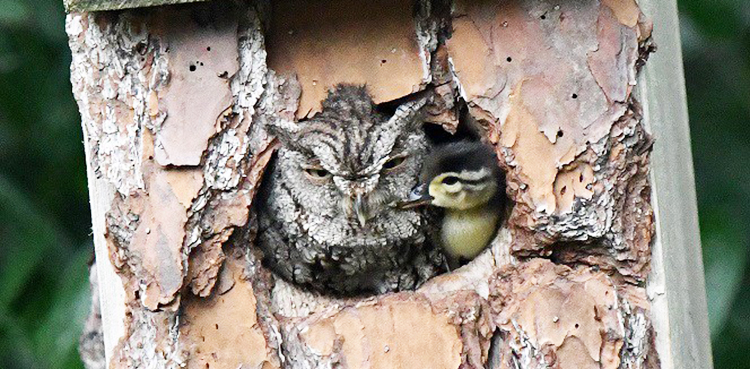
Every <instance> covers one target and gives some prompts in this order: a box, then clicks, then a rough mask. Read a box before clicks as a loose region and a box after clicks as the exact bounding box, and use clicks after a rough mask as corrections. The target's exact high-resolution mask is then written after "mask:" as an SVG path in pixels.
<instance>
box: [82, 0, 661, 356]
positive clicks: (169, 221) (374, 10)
mask: <svg viewBox="0 0 750 369" xmlns="http://www.w3.org/2000/svg"><path fill="white" fill-rule="evenodd" d="M67 32H68V35H69V38H70V48H71V50H72V54H73V63H72V66H71V81H72V83H73V91H74V94H75V97H76V100H77V101H78V104H79V108H80V112H81V117H82V126H83V130H84V133H85V142H84V144H85V147H86V154H87V160H88V174H89V183H90V190H91V198H92V214H93V219H94V237H95V244H96V250H97V253H96V254H97V263H98V282H99V286H98V288H99V292H100V297H101V314H102V325H103V330H104V345H105V346H106V349H107V351H106V357H107V362H108V363H109V364H108V365H109V366H110V367H116V368H119V367H123V368H126V367H127V368H130V367H138V368H176V367H185V366H187V367H190V368H208V367H210V368H238V367H243V368H281V367H284V368H333V367H349V368H360V367H368V368H414V367H423V368H486V367H488V368H657V367H659V365H660V364H659V359H658V357H657V354H656V350H655V348H654V331H653V328H652V326H651V319H652V316H651V313H650V303H649V298H648V297H647V296H646V291H645V287H644V286H645V282H647V280H648V276H649V266H650V257H651V253H650V252H651V250H650V245H651V239H652V235H653V227H654V225H653V211H652V207H651V199H650V186H649V177H648V171H649V153H650V151H651V145H652V139H651V137H650V136H649V135H648V134H647V132H646V131H645V130H644V128H643V124H642V122H641V111H640V107H639V103H638V102H637V101H636V100H635V98H634V97H633V95H632V91H633V87H634V86H635V84H636V81H637V80H636V74H637V72H638V69H639V68H640V66H642V65H643V63H645V62H646V58H647V56H648V54H649V52H650V51H651V48H652V46H651V42H650V40H651V25H650V22H649V21H648V20H647V18H646V17H645V16H644V15H643V14H642V13H641V11H640V9H639V7H638V5H637V4H636V3H635V2H634V1H630V0H602V1H601V2H599V1H594V0H591V1H574V2H573V1H570V2H560V3H559V4H558V3H553V2H549V1H543V0H518V1H500V0H484V1H469V0H455V2H453V3H449V2H447V1H441V0H434V1H428V0H420V1H417V2H415V3H411V2H406V1H396V0H379V1H364V0H357V1H344V0H332V1H327V2H308V1H302V0H290V1H280V2H273V3H272V4H271V3H269V2H263V1H258V2H247V3H246V2H210V3H198V4H187V5H175V6H167V7H157V8H149V9H146V10H143V9H139V10H124V11H116V12H107V13H93V12H92V13H72V14H70V15H69V16H68V19H67ZM341 82H347V83H356V84H365V85H367V87H368V90H369V91H370V92H371V93H372V94H373V98H374V100H375V101H376V102H378V103H382V102H389V101H394V100H398V99H409V98H410V96H413V94H415V93H420V94H424V95H425V96H428V97H429V101H430V103H429V108H428V113H429V115H428V118H427V120H428V121H429V122H430V123H435V124H439V125H441V126H442V127H443V128H445V129H446V130H448V131H455V129H456V125H457V124H459V121H461V122H462V123H461V124H467V125H471V126H472V127H475V128H476V129H478V130H479V131H480V132H482V134H483V136H484V138H485V139H486V141H487V142H489V143H491V144H492V145H494V146H495V147H496V150H497V153H498V155H499V157H500V158H501V159H502V160H501V162H502V166H503V169H504V170H505V171H506V173H507V178H508V195H509V197H510V198H511V199H512V200H513V201H514V202H515V206H514V207H513V211H512V214H511V215H510V217H509V219H508V221H507V222H506V224H504V225H503V227H502V229H501V230H500V231H499V232H498V235H497V237H496V238H495V240H494V241H493V242H492V244H491V246H490V247H489V249H488V250H487V251H486V252H485V253H483V254H482V255H480V256H479V257H478V258H476V259H475V260H474V261H472V262H471V263H469V264H468V265H466V266H464V267H462V268H460V269H458V270H456V271H454V272H452V273H449V274H445V275H441V276H438V277H435V278H433V279H432V280H430V281H428V282H427V283H426V284H425V285H423V286H422V287H420V288H419V289H418V290H416V291H404V292H399V293H393V294H387V295H381V296H375V297H371V298H363V299H335V298H330V297H325V296H319V295H316V294H313V293H310V292H307V291H302V290H299V289H298V288H296V287H295V286H292V285H289V284H287V283H285V282H283V281H282V280H280V279H277V278H274V276H273V275H272V274H271V273H270V272H269V271H267V270H265V269H264V268H263V266H261V265H260V263H259V256H258V251H257V250H256V249H255V248H254V246H253V242H252V240H253V236H254V216H255V215H254V213H253V212H254V211H255V209H253V196H254V194H255V191H256V189H257V188H258V186H259V184H260V181H261V178H262V173H263V169H264V168H265V166H266V164H267V163H268V161H269V160H270V158H271V155H272V153H273V150H274V149H275V145H276V144H275V141H274V140H273V138H272V137H270V136H268V135H267V134H266V132H265V130H264V126H265V125H266V124H267V123H268V122H269V121H273V120H285V121H289V122H293V121H296V120H298V119H303V118H306V117H310V116H312V115H314V114H315V113H316V112H318V111H319V110H320V101H321V99H322V98H323V97H324V96H325V92H326V91H327V89H328V88H330V87H331V86H333V85H335V84H337V83H341Z"/></svg>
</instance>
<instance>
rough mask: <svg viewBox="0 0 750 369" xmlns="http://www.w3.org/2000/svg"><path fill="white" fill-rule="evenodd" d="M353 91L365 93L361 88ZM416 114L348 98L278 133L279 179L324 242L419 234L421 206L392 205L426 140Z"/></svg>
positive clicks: (409, 181) (408, 183)
mask: <svg viewBox="0 0 750 369" xmlns="http://www.w3.org/2000/svg"><path fill="white" fill-rule="evenodd" d="M354 92H356V93H359V94H365V92H364V89H357V90H355V91H354ZM420 123H421V122H420V121H419V115H418V114H417V113H416V110H414V111H408V110H407V111H406V112H405V111H403V110H399V111H397V113H396V115H395V116H393V117H387V116H384V115H383V114H381V113H379V112H377V111H376V109H375V107H374V105H373V104H372V102H371V101H370V100H369V97H366V95H365V96H357V95H356V94H355V96H348V95H343V96H341V97H339V98H338V99H336V100H333V101H329V102H328V103H327V104H324V110H323V112H322V113H321V114H319V115H317V116H316V117H314V118H312V119H310V120H307V121H303V122H300V123H299V124H297V125H296V127H295V128H294V129H293V130H292V131H285V132H277V135H278V137H279V138H280V140H281V141H282V148H281V149H280V150H279V153H278V159H277V164H276V165H277V171H276V173H277V175H278V176H279V177H278V180H277V181H275V182H276V183H279V184H280V185H281V186H282V187H283V188H284V191H286V192H287V193H288V195H289V200H290V201H289V202H290V204H288V205H289V206H294V208H295V211H296V213H297V215H298V217H299V220H300V223H301V224H303V227H302V229H301V230H300V231H301V232H305V233H306V235H307V236H309V237H311V238H312V239H313V240H314V241H316V242H318V243H320V244H328V245H352V244H371V243H372V244H377V243H381V242H382V241H383V240H386V239H394V238H395V239H398V238H413V237H414V236H415V234H418V233H420V232H421V231H420V229H419V228H420V227H421V226H422V224H421V223H422V222H421V215H420V214H419V213H418V212H417V211H416V210H403V209H396V208H394V207H393V206H391V204H392V203H394V202H395V201H397V200H401V199H404V198H406V197H407V196H408V194H409V191H410V189H411V188H412V187H413V186H414V185H415V184H416V183H417V181H418V176H419V171H420V168H421V165H422V160H423V156H424V155H425V153H426V151H427V140H426V137H425V135H424V132H423V131H422V129H421V127H420Z"/></svg>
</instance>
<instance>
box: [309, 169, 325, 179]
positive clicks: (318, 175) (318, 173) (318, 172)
mask: <svg viewBox="0 0 750 369" xmlns="http://www.w3.org/2000/svg"><path fill="white" fill-rule="evenodd" d="M305 173H306V174H307V175H308V176H310V178H313V179H326V178H328V177H329V176H330V175H331V172H329V171H327V170H325V169H323V168H320V167H312V168H305Z"/></svg>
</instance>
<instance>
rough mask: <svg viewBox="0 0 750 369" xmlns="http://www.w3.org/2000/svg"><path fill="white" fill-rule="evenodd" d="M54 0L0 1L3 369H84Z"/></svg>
mask: <svg viewBox="0 0 750 369" xmlns="http://www.w3.org/2000/svg"><path fill="white" fill-rule="evenodd" d="M69 64H70V56H69V51H68V47H67V42H66V36H65V31H64V16H63V11H62V4H61V3H60V2H59V1H57V0H46V1H32V0H0V240H1V241H0V368H82V367H83V365H82V364H81V362H80V359H79V358H78V352H77V342H78V336H79V335H80V331H81V328H82V326H83V322H84V320H85V315H86V314H87V312H88V309H89V302H88V299H89V292H88V284H87V279H88V278H87V277H88V268H87V266H86V261H87V260H88V259H89V258H90V256H91V253H92V246H91V241H90V237H89V230H90V224H91V220H90V216H89V210H88V201H87V198H86V181H85V179H86V178H85V166H84V164H85V162H84V160H83V148H82V145H81V140H82V134H81V129H80V124H79V118H78V112H77V108H76V105H75V102H74V101H73V97H72V95H71V92H70V91H71V88H70V83H69V82H68V76H69Z"/></svg>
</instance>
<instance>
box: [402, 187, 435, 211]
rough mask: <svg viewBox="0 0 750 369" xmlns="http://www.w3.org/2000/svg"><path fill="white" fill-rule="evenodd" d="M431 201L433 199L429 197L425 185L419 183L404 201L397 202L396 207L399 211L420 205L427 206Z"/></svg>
mask: <svg viewBox="0 0 750 369" xmlns="http://www.w3.org/2000/svg"><path fill="white" fill-rule="evenodd" d="M432 200H433V197H432V196H430V192H429V188H428V186H427V183H420V184H418V185H416V186H415V187H414V188H413V189H412V190H411V192H410V193H409V197H408V198H407V199H406V201H402V202H399V203H398V205H397V207H399V208H401V209H411V208H416V207H418V206H422V205H429V204H430V203H431V202H432Z"/></svg>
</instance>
